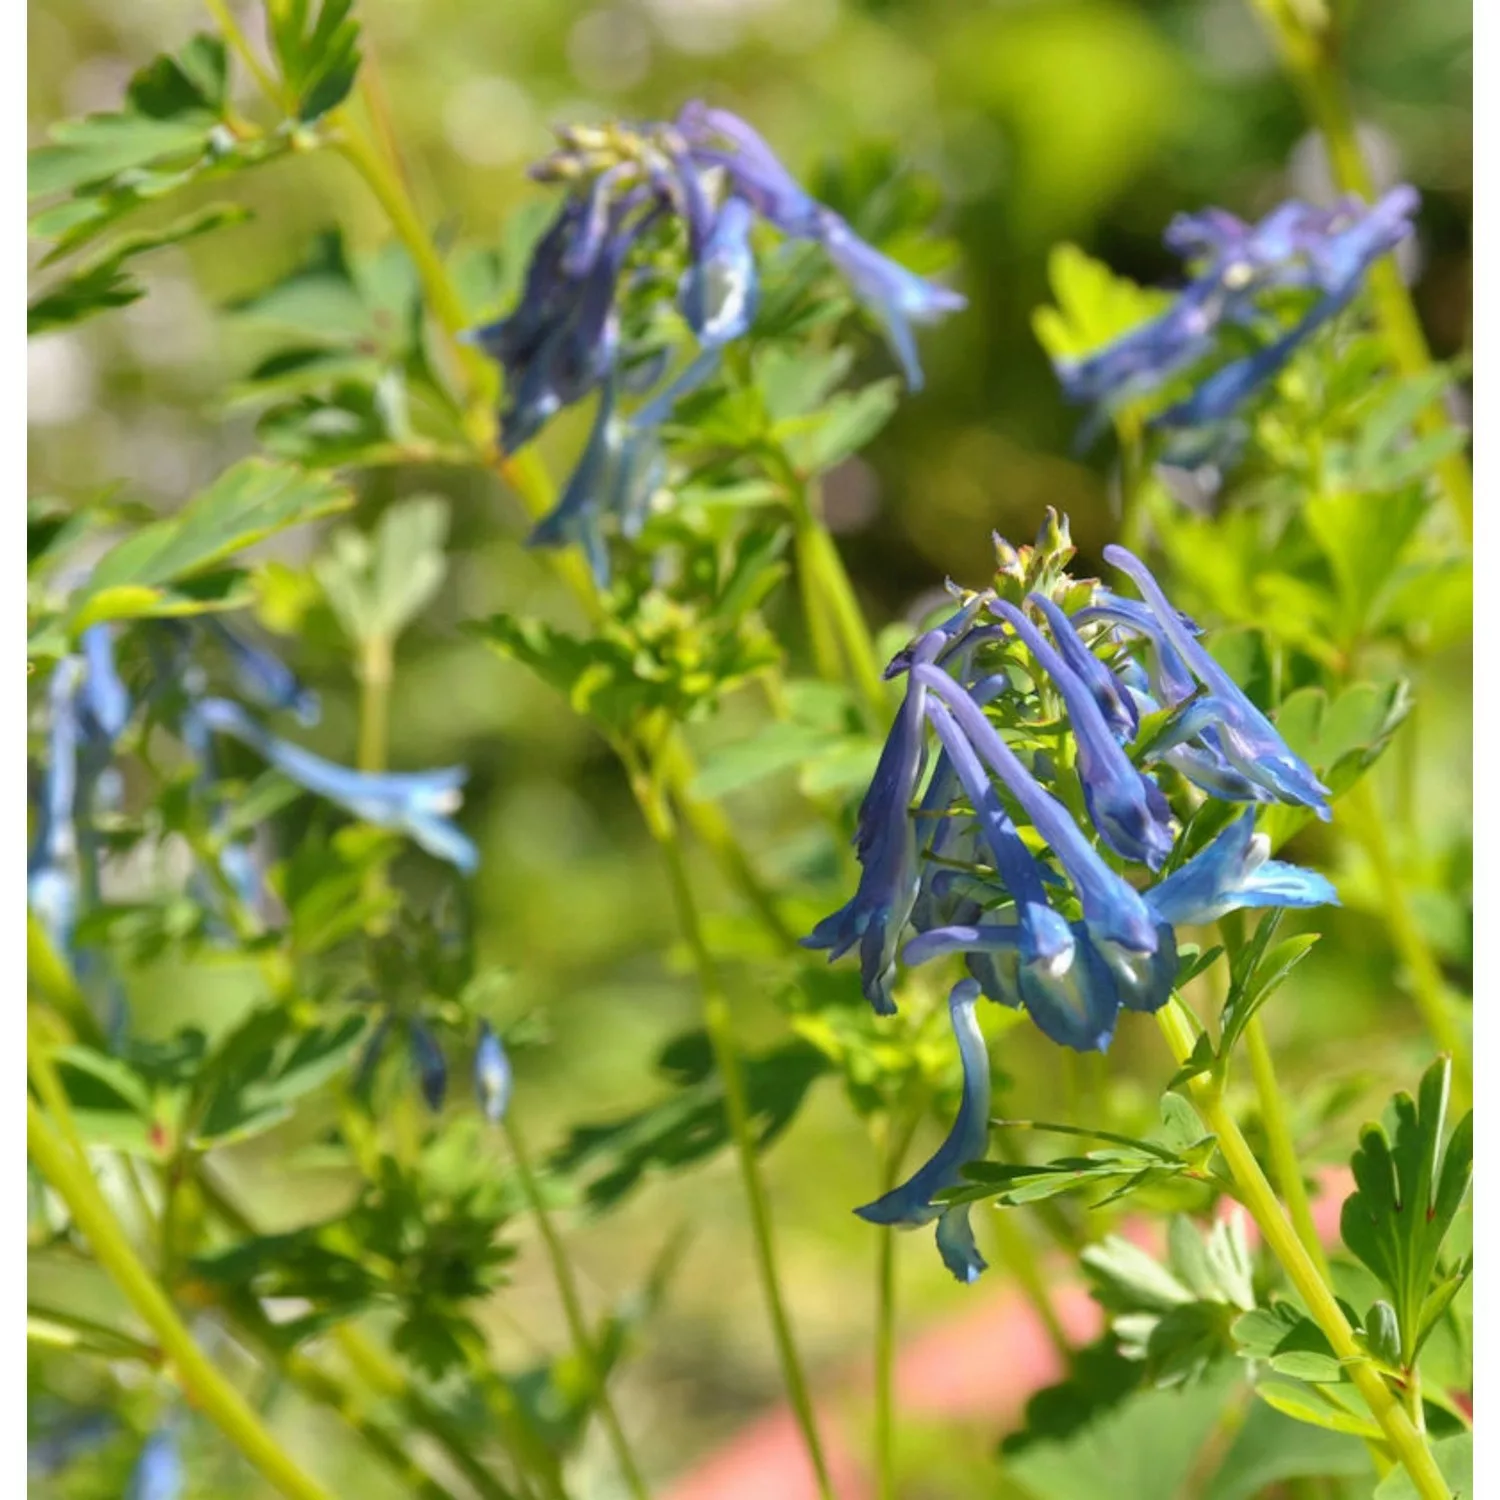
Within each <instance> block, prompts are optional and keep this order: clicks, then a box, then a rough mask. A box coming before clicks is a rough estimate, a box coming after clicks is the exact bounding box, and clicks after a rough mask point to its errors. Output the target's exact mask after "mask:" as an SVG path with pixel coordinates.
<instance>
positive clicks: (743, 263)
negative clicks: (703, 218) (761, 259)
mask: <svg viewBox="0 0 1500 1500" xmlns="http://www.w3.org/2000/svg"><path fill="white" fill-rule="evenodd" d="M754 222H755V214H754V210H753V209H752V208H751V207H750V205H749V204H748V203H746V202H745V200H744V199H743V198H729V199H726V200H725V203H724V206H723V207H722V208H721V209H720V210H719V212H718V215H717V216H716V218H715V219H714V227H713V230H712V231H711V232H710V234H709V236H708V240H707V242H706V243H705V244H704V246H703V250H702V253H701V254H700V255H699V257H698V259H696V260H695V261H693V262H692V264H691V265H689V266H688V268H687V271H686V272H685V273H684V275H683V281H682V291H681V293H680V294H679V297H680V301H681V305H682V315H683V317H685V318H686V319H687V321H688V327H690V328H691V329H692V330H693V332H694V333H695V334H696V335H697V336H698V341H699V343H701V344H703V345H704V346H705V347H708V348H718V347H719V346H721V345H723V344H729V343H733V342H734V340H735V339H737V338H742V337H743V336H744V335H745V334H746V333H748V332H749V329H750V324H751V323H752V322H753V321H754V318H755V304H756V299H757V294H758V291H759V282H758V278H757V276H756V270H755V255H754V252H753V251H752V250H751V248H750V229H751V226H752V225H753V224H754Z"/></svg>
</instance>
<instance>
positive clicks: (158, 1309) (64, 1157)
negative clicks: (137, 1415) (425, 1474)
mask: <svg viewBox="0 0 1500 1500" xmlns="http://www.w3.org/2000/svg"><path fill="white" fill-rule="evenodd" d="M26 1149H27V1151H28V1152H29V1154H30V1156H31V1159H32V1161H34V1162H35V1163H36V1166H37V1169H38V1170H39V1171H40V1172H41V1174H42V1176H43V1177H45V1178H46V1179H47V1181H48V1182H49V1183H50V1184H51V1185H52V1187H53V1188H54V1189H55V1191H56V1192H57V1194H58V1196H59V1197H60V1198H61V1199H62V1200H63V1202H64V1203H65V1204H66V1205H67V1208H68V1213H69V1214H70V1215H71V1216H72V1219H73V1222H74V1224H75V1225H76V1226H77V1227H78V1229H79V1231H80V1232H81V1233H82V1234H83V1236H84V1237H85V1238H86V1239H87V1240H88V1242H89V1244H90V1246H91V1247H92V1249H93V1252H94V1256H95V1258H96V1259H97V1261H98V1263H99V1265H100V1266H101V1267H102V1268H103V1270H104V1271H105V1272H106V1273H107V1274H108V1275H109V1277H110V1279H111V1280H113V1281H114V1283H115V1285H116V1286H118V1287H119V1289H120V1291H121V1292H122V1293H123V1294H124V1296H125V1298H126V1300H127V1301H128V1302H129V1303H130V1305H131V1306H132V1307H133V1308H134V1309H135V1311H136V1313H137V1314H138V1315H139V1316H140V1318H141V1320H142V1321H143V1322H144V1323H145V1324H146V1326H147V1327H148V1328H150V1329H151V1331H152V1333H153V1334H155V1336H156V1339H157V1341H158V1342H159V1343H160V1345H161V1347H162V1350H163V1352H164V1353H165V1354H166V1356H167V1357H168V1358H169V1359H170V1360H171V1362H172V1367H173V1372H174V1374H175V1376H176V1378H177V1381H178V1383H179V1384H180V1385H181V1386H182V1388H183V1391H184V1392H185V1393H186V1394H187V1396H188V1397H189V1399H190V1400H191V1401H192V1402H193V1404H194V1405H195V1406H196V1407H197V1408H198V1409H199V1410H200V1411H201V1412H203V1414H204V1415H205V1416H206V1417H208V1418H209V1420H211V1421H212V1422H213V1423H214V1424H215V1425H216V1426H217V1427H218V1428H219V1430H220V1431H221V1432H223V1434H224V1435H225V1437H227V1438H228V1439H229V1440H230V1442H232V1443H233V1444H234V1445H235V1447H237V1448H238V1449H239V1450H240V1452H241V1453H243V1454H244V1456H245V1457H246V1459H248V1460H249V1462H250V1463H251V1464H253V1465H254V1466H255V1468H257V1469H258V1470H259V1471H260V1472H261V1474H263V1475H264V1476H265V1478H266V1479H267V1480H268V1481H269V1482H270V1483H271V1484H272V1485H274V1486H275V1487H276V1489H277V1490H279V1491H280V1492H281V1493H282V1494H283V1495H286V1496H288V1497H290V1500H333V1497H332V1495H331V1494H330V1493H329V1491H327V1490H326V1489H324V1488H323V1486H322V1485H321V1484H319V1483H318V1482H317V1481H316V1480H315V1479H313V1478H311V1477H310V1476H309V1475H308V1474H306V1473H304V1472H303V1470H302V1468H301V1466H300V1465H299V1464H298V1463H297V1462H296V1461H295V1460H294V1459H293V1458H292V1457H291V1456H290V1455H289V1454H288V1453H287V1452H286V1450H285V1449H283V1448H282V1446H281V1445H280V1444H279V1443H278V1442H277V1441H276V1439H275V1438H274V1437H273V1436H272V1435H271V1432H270V1430H269V1429H268V1428H267V1427H266V1426H265V1425H264V1424H263V1423H262V1422H261V1420H260V1418H259V1417H258V1416H257V1415H256V1414H255V1411H254V1410H253V1408H252V1407H251V1406H250V1404H249V1402H247V1401H246V1400H245V1398H244V1397H243V1396H242V1395H240V1393H239V1392H238V1391H237V1390H236V1389H235V1388H234V1386H232V1385H231V1384H230V1383H229V1381H228V1380H226V1379H225V1377H224V1376H223V1375H222V1374H220V1373H219V1371H218V1370H217V1369H216V1368H215V1366H214V1365H213V1364H212V1362H211V1361H210V1360H209V1359H208V1357H207V1356H206V1355H205V1354H204V1353H203V1351H202V1350H201V1349H200V1348H199V1347H198V1346H197V1344H196V1343H194V1341H193V1337H192V1335H191V1334H190V1333H189V1332H188V1330H187V1328H186V1327H185V1326H184V1325H183V1322H182V1320H181V1319H180V1318H179V1317H178V1316H177V1310H176V1308H174V1307H173V1306H172V1304H171V1302H170V1301H169V1300H168V1298H167V1295H166V1293H165V1292H163V1291H162V1289H161V1287H160V1285H158V1283H157V1281H156V1279H155V1278H154V1277H153V1276H152V1275H151V1273H150V1272H149V1271H148V1270H147V1269H146V1267H145V1265H144V1264H143V1263H142V1261H141V1259H140V1257H139V1256H138V1255H137V1254H136V1253H135V1250H134V1248H133V1247H132V1246H131V1244H130V1241H129V1240H128V1239H127V1238H126V1237H125V1234H124V1231H123V1230H121V1228H120V1225H119V1223H118V1221H117V1220H116V1219H115V1216H114V1214H113V1213H112V1212H111V1210H110V1207H109V1204H108V1203H106V1202H105V1200H104V1195H103V1194H102V1193H101V1192H100V1191H99V1187H98V1185H97V1184H96V1183H95V1181H94V1179H93V1176H92V1174H91V1173H90V1172H89V1170H88V1168H87V1167H86V1166H85V1165H84V1164H83V1163H82V1162H81V1161H80V1160H79V1159H78V1157H77V1156H76V1155H75V1154H74V1152H73V1151H72V1149H71V1148H70V1147H69V1146H67V1145H66V1144H64V1142H63V1141H62V1140H61V1139H60V1138H59V1137H58V1135H57V1133H56V1131H55V1130H54V1129H53V1127H52V1126H51V1124H49V1123H48V1121H47V1119H46V1117H45V1116H44V1115H43V1114H42V1112H41V1110H40V1109H39V1108H38V1107H37V1105H36V1102H35V1101H34V1100H32V1099H30V1098H28V1099H27V1101H26Z"/></svg>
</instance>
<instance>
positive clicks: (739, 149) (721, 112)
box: [677, 100, 824, 239]
mask: <svg viewBox="0 0 1500 1500" xmlns="http://www.w3.org/2000/svg"><path fill="white" fill-rule="evenodd" d="M677 128H678V129H679V130H680V131H681V132H682V133H683V135H684V136H685V137H686V138H687V140H688V142H689V143H690V144H691V146H692V148H693V155H694V156H695V157H696V158H697V159H698V160H700V161H702V162H704V163H706V164H711V165H716V166H721V167H723V169H724V170H725V172H726V173H727V174H728V176H729V178H730V181H731V182H732V183H733V184H734V191H735V193H736V194H737V195H738V196H739V197H741V198H743V199H744V200H745V201H746V202H747V203H749V204H750V205H751V206H752V207H753V208H754V209H755V211H756V213H758V214H759V215H760V216H761V218H763V219H765V220H766V222H767V223H770V224H774V225H775V226H776V228H778V229H779V230H781V232H782V233H783V234H787V235H791V236H792V237H794V238H796V239H815V238H817V235H818V231H819V227H820V219H821V215H822V213H823V212H824V210H823V208H822V205H821V204H819V203H818V202H817V201H816V200H815V199H813V198H811V197H809V196H808V194H807V192H806V190H805V189H804V188H803V187H802V185H801V184H800V183H799V182H798V181H797V179H796V178H795V177H793V176H792V174H791V173H790V172H788V171H787V169H786V168H785V167H784V166H782V164H781V162H780V160H779V159H778V157H777V155H776V153H775V152H774V151H772V149H771V148H770V146H769V145H768V144H767V143H766V140H765V137H764V136H762V135H761V134H760V133H759V132H758V131H756V130H755V129H754V128H753V127H752V126H750V125H748V124H747V123H746V122H745V121H744V120H742V119H740V117H739V116H738V115H736V114H732V113H730V111H729V110H727V109H714V108H712V107H710V106H709V105H706V104H703V103H702V102H701V101H698V100H693V101H692V102H690V103H688V104H685V105H683V107H682V109H681V111H680V112H679V114H678V116H677Z"/></svg>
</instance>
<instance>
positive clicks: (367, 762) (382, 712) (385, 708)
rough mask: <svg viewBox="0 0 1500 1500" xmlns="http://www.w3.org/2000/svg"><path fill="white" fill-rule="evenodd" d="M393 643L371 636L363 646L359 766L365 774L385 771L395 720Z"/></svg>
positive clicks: (360, 667) (361, 655)
mask: <svg viewBox="0 0 1500 1500" xmlns="http://www.w3.org/2000/svg"><path fill="white" fill-rule="evenodd" d="M391 667H392V658H391V643H390V642H389V641H388V640H387V639H386V638H385V637H384V636H379V635H376V636H371V637H370V638H369V639H368V640H366V641H363V642H361V643H360V650H359V663H358V670H357V676H358V678H359V746H358V750H357V752H356V757H357V758H356V760H355V764H356V765H357V766H358V767H359V769H360V770H361V771H383V770H385V762H386V745H387V739H388V734H389V730H390V717H391V708H390V704H391Z"/></svg>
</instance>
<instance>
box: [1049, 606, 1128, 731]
mask: <svg viewBox="0 0 1500 1500" xmlns="http://www.w3.org/2000/svg"><path fill="white" fill-rule="evenodd" d="M1031 602H1032V603H1033V604H1035V605H1036V606H1037V607H1038V608H1039V609H1040V610H1041V612H1042V613H1043V614H1044V615H1045V616H1046V617H1047V624H1048V625H1049V626H1051V628H1052V639H1053V640H1054V641H1056V642H1057V649H1058V651H1059V652H1061V654H1062V658H1063V660H1064V661H1065V662H1067V664H1068V667H1069V669H1070V670H1071V671H1073V672H1074V673H1076V674H1077V676H1079V677H1080V678H1082V680H1083V684H1084V686H1085V687H1087V688H1088V690H1089V692H1090V693H1091V694H1092V695H1093V699H1094V702H1095V704H1096V705H1097V706H1098V709H1099V712H1100V714H1101V715H1102V716H1103V718H1104V722H1105V723H1106V724H1107V725H1108V726H1109V728H1110V731H1111V732H1112V733H1113V734H1114V736H1115V738H1116V739H1117V740H1119V741H1121V742H1122V743H1126V742H1128V741H1130V740H1132V739H1134V738H1135V736H1136V732H1137V731H1138V730H1139V729H1140V727H1141V715H1140V711H1139V709H1137V707H1136V704H1135V699H1134V698H1132V697H1131V696H1130V694H1129V693H1128V692H1126V691H1125V687H1124V685H1123V684H1122V683H1121V682H1120V680H1119V679H1118V678H1117V677H1116V676H1115V674H1114V673H1113V672H1111V671H1110V669H1109V668H1108V667H1107V666H1105V664H1104V663H1103V662H1102V661H1100V660H1099V658H1098V657H1097V656H1095V655H1094V653H1093V652H1092V651H1090V650H1089V648H1088V645H1087V644H1086V643H1085V641H1084V639H1083V637H1082V636H1081V635H1079V633H1078V627H1077V626H1076V625H1075V624H1074V623H1073V621H1072V620H1071V619H1070V618H1069V617H1068V616H1067V615H1066V614H1064V613H1063V611H1062V610H1061V609H1059V608H1058V606H1057V605H1056V604H1055V603H1053V601H1052V600H1051V599H1049V598H1047V596H1046V595H1045V594H1033V595H1032V596H1031Z"/></svg>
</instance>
